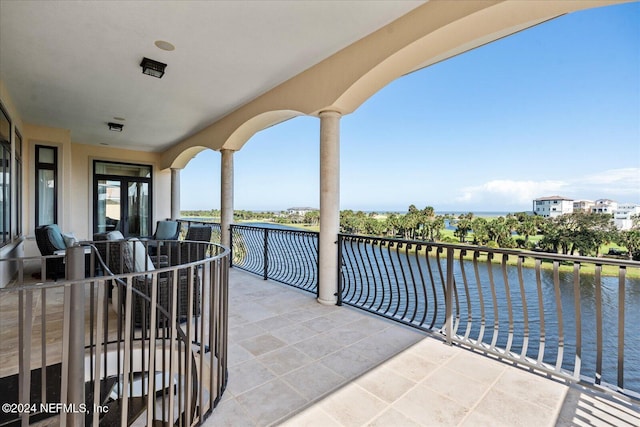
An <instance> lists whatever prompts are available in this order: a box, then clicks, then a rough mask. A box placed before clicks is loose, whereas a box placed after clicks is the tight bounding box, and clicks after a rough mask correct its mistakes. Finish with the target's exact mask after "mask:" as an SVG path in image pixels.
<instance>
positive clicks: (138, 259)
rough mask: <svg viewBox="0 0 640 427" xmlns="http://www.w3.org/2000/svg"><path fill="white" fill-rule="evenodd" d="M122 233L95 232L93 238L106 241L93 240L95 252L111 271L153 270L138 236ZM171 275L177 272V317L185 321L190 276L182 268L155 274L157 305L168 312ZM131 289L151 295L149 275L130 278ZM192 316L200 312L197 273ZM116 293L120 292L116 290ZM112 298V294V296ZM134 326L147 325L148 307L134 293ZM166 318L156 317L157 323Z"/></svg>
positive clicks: (151, 282)
mask: <svg viewBox="0 0 640 427" xmlns="http://www.w3.org/2000/svg"><path fill="white" fill-rule="evenodd" d="M121 236H122V233H119V232H111V233H105V234H104V235H103V236H101V235H95V236H94V238H96V240H106V241H105V243H101V242H100V243H98V242H97V243H96V246H97V247H98V251H99V252H100V253H101V256H103V259H104V260H105V263H106V264H107V266H108V267H109V269H110V270H111V272H112V273H114V274H123V273H145V272H150V271H153V270H155V268H156V265H155V264H154V262H153V259H152V257H150V256H149V255H148V254H147V250H146V247H145V245H144V244H143V242H142V241H140V240H138V239H131V240H125V239H124V238H121ZM174 274H178V300H177V304H178V306H177V309H176V313H177V317H178V320H179V321H182V320H185V319H186V318H187V315H188V312H189V310H188V308H189V280H188V279H189V278H188V276H187V275H186V274H184V273H183V272H182V271H170V272H165V273H160V274H158V281H157V283H158V305H160V306H161V307H163V308H164V309H165V310H167V311H168V312H169V313H170V312H171V307H170V301H171V296H172V294H173V292H172V289H171V286H172V284H173V277H174ZM132 280H133V283H132V285H133V288H134V289H137V290H138V291H140V292H141V293H142V294H144V295H147V296H149V297H150V296H151V290H152V284H153V281H152V274H140V275H138V276H135V277H134V278H133V279H132ZM193 292H194V298H193V315H194V316H199V315H200V282H199V281H198V280H197V276H196V277H194V281H193ZM118 293H119V292H118ZM114 298H115V296H114ZM133 312H134V318H133V321H134V325H135V326H137V327H140V326H143V325H147V327H150V326H151V325H150V318H151V310H149V303H148V301H146V299H144V298H142V297H140V296H139V295H136V294H134V296H133ZM165 321H168V319H164V320H163V319H158V322H157V323H158V325H161V324H163V323H164V322H165Z"/></svg>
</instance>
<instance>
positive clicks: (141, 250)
mask: <svg viewBox="0 0 640 427" xmlns="http://www.w3.org/2000/svg"><path fill="white" fill-rule="evenodd" d="M128 246H129V250H130V251H131V253H132V256H133V266H132V267H133V271H134V272H136V273H143V272H145V271H152V270H155V269H156V268H155V266H154V265H153V261H151V258H150V257H149V255H148V254H147V250H146V248H145V247H144V244H143V243H142V242H141V241H140V240H138V239H131V240H129V242H128ZM148 277H149V278H150V275H149V276H148Z"/></svg>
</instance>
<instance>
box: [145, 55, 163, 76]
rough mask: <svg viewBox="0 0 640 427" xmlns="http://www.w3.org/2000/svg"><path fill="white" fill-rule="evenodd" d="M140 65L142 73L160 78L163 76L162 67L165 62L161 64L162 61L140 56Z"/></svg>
mask: <svg viewBox="0 0 640 427" xmlns="http://www.w3.org/2000/svg"><path fill="white" fill-rule="evenodd" d="M140 66H141V67H142V73H143V74H148V75H150V76H153V77H157V78H159V79H160V78H162V76H164V69H165V68H166V66H167V64H163V63H162V62H158V61H154V60H153V59H149V58H142V62H141V63H140Z"/></svg>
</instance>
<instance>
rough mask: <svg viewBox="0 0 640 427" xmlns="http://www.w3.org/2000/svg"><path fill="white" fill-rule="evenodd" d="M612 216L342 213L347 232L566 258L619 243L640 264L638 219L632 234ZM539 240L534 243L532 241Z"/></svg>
mask: <svg viewBox="0 0 640 427" xmlns="http://www.w3.org/2000/svg"><path fill="white" fill-rule="evenodd" d="M612 219H613V217H612V215H608V214H599V213H591V212H573V213H570V214H564V215H560V216H558V217H555V218H543V217H541V216H537V215H531V214H529V213H526V212H518V213H512V214H508V215H506V216H501V217H498V218H491V219H487V218H484V217H478V216H475V215H474V214H473V213H471V212H469V213H465V214H461V215H457V216H454V215H436V214H435V211H434V209H433V207H431V206H427V207H425V208H424V209H421V210H420V209H418V208H416V206H415V205H411V206H409V209H408V211H407V213H406V214H394V213H392V214H389V215H387V216H386V218H385V219H384V220H382V221H381V220H379V219H378V215H377V214H375V213H368V214H367V213H364V212H353V211H350V210H347V211H342V212H341V213H340V228H341V231H342V232H343V233H350V234H367V235H374V236H386V237H393V238H402V239H409V240H425V241H433V242H439V241H441V242H445V243H471V244H473V245H478V246H488V247H495V248H520V249H528V250H539V251H545V252H552V253H562V254H568V255H584V256H599V255H600V248H601V247H602V246H603V245H605V244H610V243H615V244H617V245H619V246H621V247H624V248H626V249H627V251H626V254H625V253H624V251H614V252H616V253H617V254H619V255H626V256H628V257H629V259H632V258H633V259H637V260H640V216H634V217H633V226H632V228H631V229H630V230H618V229H617V228H616V227H615V225H614V224H613V221H612ZM447 222H448V223H449V224H451V225H453V226H455V227H456V229H455V230H454V232H453V237H451V236H450V235H449V236H443V233H442V232H443V230H444V229H445V227H446V224H447ZM533 236H537V237H538V238H537V239H536V240H535V241H533V240H532V239H531V237H533Z"/></svg>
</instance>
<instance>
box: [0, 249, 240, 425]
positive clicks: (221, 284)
mask: <svg viewBox="0 0 640 427" xmlns="http://www.w3.org/2000/svg"><path fill="white" fill-rule="evenodd" d="M83 245H86V246H84V248H85V249H82V248H80V249H81V250H80V256H79V257H77V256H76V257H75V258H74V257H73V256H72V253H70V252H69V250H67V255H66V256H65V255H61V257H63V258H65V262H66V263H67V271H68V272H69V271H70V270H69V269H70V267H73V266H75V267H77V266H78V265H79V264H82V266H81V267H80V268H79V269H76V270H77V271H79V274H76V275H75V276H74V275H73V274H69V273H68V275H67V279H65V280H58V281H55V282H54V281H46V279H45V280H42V279H38V278H32V277H33V276H36V277H37V276H40V277H42V278H46V277H47V274H46V265H47V262H46V261H47V259H48V258H50V257H33V258H18V259H3V260H0V261H1V262H4V263H9V265H12V266H13V267H15V269H16V271H17V274H16V280H15V281H14V282H13V283H11V284H9V286H7V287H5V288H3V289H0V308H1V309H0V317H1V319H2V324H3V325H11V326H12V328H7V329H6V330H4V331H3V332H2V334H3V335H2V339H3V345H2V346H0V360H3V366H1V367H0V382H2V383H3V384H5V385H6V384H9V385H10V386H11V387H10V388H11V390H14V391H15V393H13V392H10V391H9V389H6V390H5V391H4V392H3V394H2V400H3V403H9V404H12V405H14V406H15V408H16V409H21V410H20V411H13V412H12V413H7V412H6V411H5V413H3V414H2V418H0V425H4V424H7V423H8V424H11V423H14V422H15V421H17V420H20V419H21V420H22V422H23V424H24V423H27V424H28V423H30V422H35V421H38V420H40V419H43V418H47V417H50V416H52V415H56V416H59V423H60V424H61V425H66V421H65V420H66V419H67V417H78V416H79V417H81V418H82V419H83V421H82V422H85V421H86V423H87V424H88V423H98V424H100V425H115V424H118V425H130V424H131V423H133V422H134V421H135V420H136V419H137V418H140V417H142V419H146V425H152V424H154V423H156V422H159V421H161V422H163V423H168V424H169V425H174V424H175V423H176V422H177V423H178V424H180V425H197V424H199V423H201V422H202V421H203V420H204V419H205V418H206V417H207V416H208V415H209V414H211V412H212V411H213V409H214V408H215V406H216V405H217V403H218V402H219V401H220V399H221V397H222V393H223V391H224V389H225V387H226V384H227V328H228V325H227V318H228V308H227V300H228V295H227V292H228V267H229V251H228V250H225V249H224V248H221V247H219V246H217V245H214V244H211V243H207V242H175V241H164V242H158V241H148V240H147V241H143V242H141V241H96V242H90V243H87V242H85V243H83ZM152 249H153V250H152ZM165 250H168V251H169V254H163V252H164V251H165ZM172 250H173V251H174V253H173V254H172V253H171V251H172ZM142 252H144V256H143V257H140V255H143V254H142ZM151 252H154V253H155V254H156V255H154V256H153V257H149V256H147V255H148V254H149V253H151ZM184 254H187V255H184ZM193 254H199V255H202V257H201V258H199V259H193V258H192V255H193ZM172 255H176V256H177V257H178V258H182V262H180V263H179V264H173V265H172V264H171V259H172ZM185 258H190V259H188V260H187V259H185ZM136 259H137V261H138V262H140V261H141V260H143V262H144V268H143V269H137V270H136V271H127V270H129V269H131V268H132V266H133V264H132V263H135V262H136ZM164 263H166V264H164ZM85 264H86V265H87V266H88V268H84V265H85ZM127 264H129V266H128V267H126V265H127ZM151 264H153V265H151ZM139 265H140V264H138V266H139ZM112 269H113V270H116V269H117V270H119V271H118V273H119V274H115V272H114V271H111V270H112ZM123 270H125V271H124V272H123ZM96 273H98V274H96ZM32 274H33V276H32ZM85 275H86V276H87V277H85ZM77 291H80V293H79V295H80V299H76V300H75V301H74V300H73V297H74V293H75V296H78V294H77ZM79 302H81V304H82V305H83V306H84V308H81V309H80V313H83V312H84V313H85V316H81V315H80V317H78V316H77V313H76V314H75V315H74V314H73V310H74V309H77V308H78V307H77V304H78V303H79ZM83 317H84V318H83ZM76 320H78V321H79V324H78V323H77V322H75V321H76ZM74 324H76V326H78V325H81V326H80V328H81V329H82V330H83V333H81V334H80V335H77V334H76V336H75V337H74V332H73V330H74V327H73V326H74ZM85 325H86V326H85ZM70 331H71V332H70ZM78 342H79V343H80V351H81V353H82V354H81V355H80V360H81V361H80V363H75V364H74V363H72V362H70V361H71V360H78V359H77V357H76V359H73V357H70V355H71V356H73V350H72V349H73V348H74V345H76V344H78ZM74 383H75V384H76V385H74ZM78 383H79V384H80V386H78V385H77V384H78ZM79 389H82V394H84V399H82V400H83V401H82V404H84V406H82V407H79V406H74V407H73V408H74V409H73V410H72V411H70V410H69V408H70V406H60V405H61V404H62V405H69V404H72V403H73V404H77V402H76V401H74V400H70V399H71V396H72V395H73V393H72V392H71V391H70V390H75V392H78V390H79ZM82 394H81V395H82ZM25 408H28V409H25ZM176 425H177V424H176Z"/></svg>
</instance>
